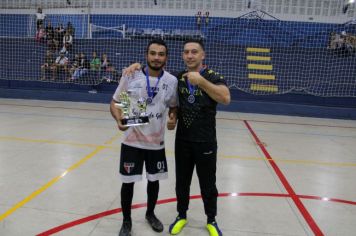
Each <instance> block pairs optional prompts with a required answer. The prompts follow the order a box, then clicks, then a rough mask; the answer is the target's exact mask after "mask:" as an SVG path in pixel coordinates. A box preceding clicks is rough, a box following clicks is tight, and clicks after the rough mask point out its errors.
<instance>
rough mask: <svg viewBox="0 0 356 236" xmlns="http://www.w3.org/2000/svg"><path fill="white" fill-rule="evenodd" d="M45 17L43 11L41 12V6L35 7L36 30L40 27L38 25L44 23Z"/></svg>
mask: <svg viewBox="0 0 356 236" xmlns="http://www.w3.org/2000/svg"><path fill="white" fill-rule="evenodd" d="M45 18H46V14H44V13H43V12H42V8H41V7H39V8H38V9H37V13H36V19H37V20H36V25H37V31H38V30H39V29H40V26H41V25H42V26H43V25H44V19H45Z"/></svg>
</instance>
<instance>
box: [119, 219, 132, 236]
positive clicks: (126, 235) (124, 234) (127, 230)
mask: <svg viewBox="0 0 356 236" xmlns="http://www.w3.org/2000/svg"><path fill="white" fill-rule="evenodd" d="M131 228H132V223H131V221H123V222H122V226H121V229H120V233H119V236H131Z"/></svg>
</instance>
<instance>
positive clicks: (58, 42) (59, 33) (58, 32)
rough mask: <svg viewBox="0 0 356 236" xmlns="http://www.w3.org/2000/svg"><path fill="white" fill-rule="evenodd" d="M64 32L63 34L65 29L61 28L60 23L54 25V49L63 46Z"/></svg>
mask: <svg viewBox="0 0 356 236" xmlns="http://www.w3.org/2000/svg"><path fill="white" fill-rule="evenodd" d="M64 34H65V30H64V28H63V25H62V24H60V25H59V26H57V27H56V29H55V30H54V39H53V41H54V44H55V47H56V50H58V49H59V48H62V47H63V38H64Z"/></svg>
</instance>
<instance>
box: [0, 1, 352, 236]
mask: <svg viewBox="0 0 356 236" xmlns="http://www.w3.org/2000/svg"><path fill="white" fill-rule="evenodd" d="M153 39H159V40H161V39H162V40H164V42H165V44H166V45H167V47H166V49H167V48H168V49H169V50H168V51H169V52H168V53H167V58H168V59H167V61H166V62H164V63H162V64H161V65H162V67H161V68H160V69H164V70H166V71H168V72H172V73H174V72H179V71H183V70H184V69H187V70H188V69H189V67H188V63H187V61H186V60H185V58H184V55H185V53H186V49H185V44H184V42H186V40H196V41H198V42H204V45H205V46H204V47H200V48H201V49H203V53H204V54H203V63H202V64H200V66H201V67H200V69H201V68H204V69H205V68H208V70H206V71H207V72H206V73H209V74H214V76H216V77H214V78H216V79H217V78H219V79H221V80H222V81H220V82H221V83H222V84H226V85H227V87H228V88H229V90H230V94H231V103H230V104H229V105H227V106H224V105H221V104H219V105H218V109H217V116H216V130H217V140H218V154H217V173H216V175H217V188H218V192H219V195H218V207H217V208H218V214H217V217H216V221H217V222H218V224H219V227H220V229H221V231H222V232H223V235H224V236H266V235H267V236H312V235H315V236H323V235H325V236H352V235H356V233H355V232H356V224H355V222H356V184H355V179H356V145H355V144H356V3H355V1H354V0H343V1H339V0H310V1H306V0H229V1H225V0H21V1H19V0H16V1H10V0H7V1H5V0H3V1H0V236H24V235H26V236H27V235H36V236H49V235H63V236H118V235H119V231H120V228H121V226H122V224H123V220H124V218H123V215H124V214H123V210H122V208H121V200H122V199H123V197H121V196H122V195H121V185H122V180H121V178H120V173H119V169H120V151H121V143H122V141H123V138H124V135H123V132H121V131H119V129H118V127H117V124H116V122H115V121H114V119H113V118H112V116H111V114H110V110H109V106H110V102H111V100H112V97H113V94H114V92H115V91H116V88H117V86H118V84H119V83H120V81H122V78H123V77H122V74H123V71H124V70H125V69H126V68H127V67H129V65H131V64H133V63H135V62H138V63H140V64H141V65H142V66H145V65H148V67H149V60H148V55H149V54H148V46H147V45H148V42H150V41H151V40H153ZM199 45H200V46H202V45H201V44H199ZM166 52H167V51H166ZM193 63H194V60H193ZM148 67H147V68H148ZM197 68H198V67H197ZM142 71H144V70H142ZM147 71H148V69H147ZM161 72H162V71H161ZM195 72H199V74H200V75H202V73H200V72H201V71H199V70H196V71H195ZM147 73H148V72H147ZM161 75H163V73H162V74H161ZM151 77H152V76H151ZM145 78H147V87H146V89H147V95H148V96H150V95H149V91H151V92H152V93H154V92H157V91H159V89H158V87H159V86H158V83H159V79H158V82H156V83H153V82H152V83H151V84H152V86H153V87H151V86H150V85H149V76H148V77H145ZM157 78H160V77H157ZM204 78H205V77H204ZM151 79H152V78H151ZM174 82H175V81H174ZM215 82H216V81H215ZM179 83H181V84H183V85H184V86H185V84H184V83H186V84H187V87H184V86H183V87H179V86H178V89H177V91H178V93H179V91H182V90H180V89H179V88H181V89H182V88H183V90H184V89H185V90H186V91H187V94H188V91H189V95H192V96H193V99H194V100H191V101H192V103H194V101H195V98H196V97H195V96H198V95H197V94H194V91H195V92H198V90H199V89H200V92H201V91H203V90H204V89H201V88H199V89H197V90H194V91H191V90H192V89H191V86H190V85H189V86H188V83H187V79H186V78H184V77H181V78H180V79H179V78H178V84H179ZM221 83H220V85H221ZM154 84H156V85H154ZM216 84H219V82H216ZM145 86H146V85H145ZM148 88H151V90H149V89H148ZM193 88H194V86H193ZM162 89H163V88H162ZM212 90H213V91H214V89H212ZM145 91H146V90H145ZM226 91H227V90H226ZM203 92H206V91H203ZM202 94H204V93H202ZM202 96H203V95H202ZM204 96H205V98H207V99H208V100H209V99H210V98H211V97H209V95H205V94H204ZM189 97H190V96H189ZM189 97H188V99H189ZM208 97H209V98H208ZM150 98H151V97H150ZM127 99H129V98H127ZM213 100H214V99H212V98H211V99H210V100H209V101H210V102H212V103H214V101H213ZM188 102H189V100H188ZM121 104H122V103H121ZM209 104H210V103H209ZM141 105H142V104H141ZM146 105H147V104H146ZM181 106H183V105H182V104H181ZM211 109H213V111H214V110H215V107H214V106H212V108H211ZM191 111H194V112H195V111H196V110H193V109H192V110H191ZM152 114H153V113H152ZM156 114H157V113H156ZM195 114H197V113H195ZM204 114H205V113H204ZM209 114H213V113H209ZM161 115H162V113H161ZM188 115H189V114H188ZM188 118H189V117H188ZM157 119H158V118H157ZM207 120H208V119H207ZM202 121H204V120H202ZM210 121H211V120H210ZM203 123H204V122H203ZM199 125H201V123H199ZM197 126H198V125H197ZM206 126H208V125H206ZM210 128H211V127H210ZM162 130H163V129H161V130H160V131H162ZM176 131H177V129H175V130H172V131H171V130H166V133H165V151H166V156H167V164H168V179H167V180H163V181H160V186H159V196H158V202H157V206H156V208H155V214H156V215H157V217H158V218H159V219H160V220H161V221H162V223H163V225H164V230H163V232H161V233H156V232H154V231H153V230H152V228H151V226H150V225H149V224H148V223H147V221H146V219H145V213H146V209H147V203H149V202H150V201H148V200H147V186H146V185H147V181H146V179H145V173H144V177H143V181H141V182H137V183H136V184H135V187H134V194H133V202H132V216H131V217H132V235H133V236H154V235H166V236H168V235H170V233H169V226H170V224H171V223H172V222H173V221H174V220H175V218H176V216H177V206H176V204H177V199H176V192H175V180H176V176H175V154H174V143H175V134H176ZM178 133H179V132H178ZM202 133H203V132H202ZM159 134H160V133H159ZM191 146H192V145H191ZM202 146H203V145H202ZM200 149H202V148H200ZM161 153H163V152H161ZM204 154H205V153H204ZM177 166H178V165H177ZM190 190H191V191H190V205H189V211H188V212H187V220H188V223H187V225H186V226H185V227H184V229H183V230H182V232H180V233H179V236H208V235H210V236H215V235H211V234H209V232H208V230H207V228H206V225H207V222H206V220H207V219H206V218H207V217H206V215H205V213H204V206H203V201H202V196H201V192H200V186H199V180H198V178H197V174H196V172H194V174H193V180H192V184H191V188H190ZM148 205H149V204H148ZM124 209H125V208H124ZM124 212H125V211H124Z"/></svg>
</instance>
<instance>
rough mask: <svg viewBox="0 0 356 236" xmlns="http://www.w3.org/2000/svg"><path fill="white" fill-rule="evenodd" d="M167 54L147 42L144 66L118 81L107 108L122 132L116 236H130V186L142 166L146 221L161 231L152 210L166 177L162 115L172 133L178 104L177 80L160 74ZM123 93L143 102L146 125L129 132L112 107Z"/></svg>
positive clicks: (156, 44)
mask: <svg viewBox="0 0 356 236" xmlns="http://www.w3.org/2000/svg"><path fill="white" fill-rule="evenodd" d="M167 54H168V48H167V46H166V44H165V42H164V41H163V40H160V39H155V40H152V41H151V42H149V44H148V46H147V49H146V60H147V66H146V67H144V68H143V69H142V70H140V71H136V72H135V73H133V74H132V75H131V76H123V77H122V78H121V80H120V84H119V86H118V88H117V89H116V91H115V94H114V96H113V100H112V101H111V104H110V111H111V114H112V116H113V117H114V119H115V120H116V122H117V125H118V128H119V129H120V130H121V131H125V134H124V138H123V142H122V144H121V156H120V174H121V179H122V182H123V183H122V187H121V207H122V212H123V223H122V226H121V230H120V233H119V236H130V235H131V228H132V220H131V204H132V198H133V188H134V183H135V182H136V181H140V180H141V179H142V171H143V164H144V163H145V167H146V178H147V180H148V182H147V211H146V220H147V222H148V223H149V224H150V226H151V227H152V229H153V230H154V231H156V232H162V231H163V224H162V223H161V222H160V220H159V219H157V217H156V216H155V214H154V208H155V206H156V202H157V199H158V192H159V180H161V179H166V178H167V177H168V174H167V170H168V169H167V161H166V156H165V148H164V132H165V126H166V114H167V110H168V109H169V112H168V114H169V115H168V121H167V127H168V129H174V128H175V123H176V110H175V109H176V107H177V102H178V99H177V79H176V78H175V77H174V76H173V75H171V74H169V73H168V72H166V71H164V70H163V67H164V66H165V64H166V62H167ZM127 91H130V93H135V96H136V97H139V98H141V97H142V98H145V99H146V101H147V110H146V113H147V114H148V116H149V120H150V121H149V124H147V125H143V126H131V127H129V128H128V127H125V126H123V125H122V123H121V119H122V111H121V110H120V109H117V108H116V107H115V103H116V102H118V101H119V100H120V94H121V93H122V92H127Z"/></svg>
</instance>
